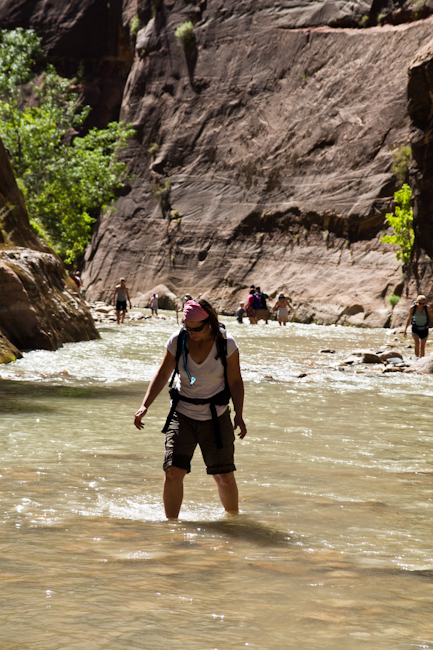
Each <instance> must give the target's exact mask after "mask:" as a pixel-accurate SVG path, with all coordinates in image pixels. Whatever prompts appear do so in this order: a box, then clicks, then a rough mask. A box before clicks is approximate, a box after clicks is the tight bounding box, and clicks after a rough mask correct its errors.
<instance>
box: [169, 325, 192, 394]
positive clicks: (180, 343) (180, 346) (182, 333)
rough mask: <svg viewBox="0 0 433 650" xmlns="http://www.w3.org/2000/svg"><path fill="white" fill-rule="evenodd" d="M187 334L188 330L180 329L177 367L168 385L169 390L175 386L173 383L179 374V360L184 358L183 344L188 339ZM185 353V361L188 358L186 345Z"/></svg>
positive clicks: (177, 346)
mask: <svg viewBox="0 0 433 650" xmlns="http://www.w3.org/2000/svg"><path fill="white" fill-rule="evenodd" d="M187 333H188V332H187V331H186V329H185V328H184V327H181V328H180V330H179V335H178V337H177V345H176V365H175V368H174V370H173V374H172V375H171V379H170V383H169V385H168V387H169V388H171V387H172V386H173V382H174V380H175V378H176V375H178V374H179V359H180V357H181V356H182V346H183V342H184V341H185V339H186V335H187ZM184 352H185V359H186V357H187V356H188V348H187V347H186V345H185V347H184Z"/></svg>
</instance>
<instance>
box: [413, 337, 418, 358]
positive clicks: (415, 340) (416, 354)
mask: <svg viewBox="0 0 433 650" xmlns="http://www.w3.org/2000/svg"><path fill="white" fill-rule="evenodd" d="M412 338H413V340H414V343H415V356H416V357H419V336H418V334H414V333H413V332H412Z"/></svg>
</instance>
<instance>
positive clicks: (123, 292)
mask: <svg viewBox="0 0 433 650" xmlns="http://www.w3.org/2000/svg"><path fill="white" fill-rule="evenodd" d="M127 299H128V302H129V309H132V305H131V298H130V297H129V289H128V287H127V286H126V282H125V278H121V279H120V284H118V285H116V288H115V290H114V294H113V300H112V302H113V305H114V304H116V318H117V324H118V325H119V323H120V321H122V323H123V322H124V320H125V314H126V300H127Z"/></svg>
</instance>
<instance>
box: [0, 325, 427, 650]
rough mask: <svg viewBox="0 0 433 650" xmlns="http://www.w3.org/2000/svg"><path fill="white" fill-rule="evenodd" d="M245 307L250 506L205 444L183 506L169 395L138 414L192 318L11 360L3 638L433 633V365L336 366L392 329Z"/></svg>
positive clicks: (202, 640) (96, 643)
mask: <svg viewBox="0 0 433 650" xmlns="http://www.w3.org/2000/svg"><path fill="white" fill-rule="evenodd" d="M226 320H227V324H228V326H229V327H230V331H234V333H235V336H236V338H237V339H238V342H239V344H240V346H241V359H242V365H243V370H244V375H245V376H246V378H247V382H246V387H247V403H246V416H247V419H248V425H249V435H248V437H247V438H246V439H245V441H243V442H242V443H240V442H239V443H238V444H237V452H236V454H237V459H236V462H237V466H238V472H237V479H238V484H239V490H240V496H241V510H242V512H241V514H240V515H239V516H237V517H228V516H226V515H224V513H223V512H222V509H221V506H220V503H219V499H218V497H217V494H216V488H215V485H214V481H213V479H212V478H211V477H208V476H207V475H206V474H205V472H204V470H203V465H202V461H201V459H200V458H199V457H196V458H194V460H193V465H192V473H191V475H189V476H188V478H187V482H186V487H185V502H184V503H185V505H184V507H183V509H182V511H181V517H182V519H181V520H180V521H178V522H167V521H166V520H165V518H164V513H163V508H162V503H161V484H162V470H161V464H162V435H161V434H160V429H161V425H162V422H163V420H164V416H165V415H166V411H167V405H168V401H167V395H166V394H164V395H161V396H160V398H158V400H157V401H156V403H155V405H154V407H153V409H152V411H151V413H150V414H149V416H146V422H145V429H144V432H143V433H141V432H137V430H136V429H134V427H133V425H132V414H133V413H134V411H135V409H136V407H137V405H138V404H139V403H140V401H141V398H142V395H143V392H144V390H145V387H146V382H147V381H148V380H149V378H150V377H151V375H152V373H153V371H154V369H155V368H156V367H157V365H158V363H159V361H160V358H161V355H162V351H163V346H164V343H165V341H166V340H167V338H168V337H169V335H170V334H171V332H172V331H173V329H174V328H175V326H176V324H175V321H174V320H173V319H172V320H168V321H158V322H154V323H149V322H145V323H140V324H134V325H131V326H129V325H128V326H126V327H124V328H117V327H116V326H114V327H108V328H104V330H103V331H102V339H101V340H100V341H93V342H89V343H82V344H81V343H80V344H71V345H65V346H64V348H62V349H61V350H59V351H58V352H55V353H53V352H42V351H40V352H33V353H29V354H26V355H25V357H24V359H22V360H20V361H17V362H16V363H14V364H10V365H9V366H7V367H3V368H1V370H0V372H1V376H2V377H3V378H4V381H0V400H1V417H0V431H1V437H0V452H1V457H2V470H1V483H0V485H1V490H2V492H1V495H2V517H1V521H2V542H1V543H2V554H1V557H0V569H1V573H2V580H3V590H2V591H1V592H0V604H1V614H0V616H1V622H2V632H1V639H2V645H1V647H2V648H5V650H12V649H15V648H18V647H20V648H22V647H30V648H44V650H46V649H47V650H51V649H52V650H54V649H56V650H57V649H58V648H62V649H63V648H68V649H69V648H71V649H72V648H81V647H83V645H85V647H86V648H88V649H89V650H93V649H94V650H103V649H106V648H110V649H115V650H117V649H119V650H123V649H125V650H126V649H128V650H130V649H131V648H140V649H150V648H152V649H153V648H155V647H163V648H170V649H172V648H174V649H177V648H182V649H184V648H185V647H188V648H192V649H193V650H195V649H197V650H203V649H206V648H218V650H220V649H221V650H222V649H223V648H224V649H229V650H232V649H236V650H237V649H238V648H245V647H248V648H258V649H260V650H263V649H267V648H272V649H273V648H275V647H281V648H286V647H287V648H292V647H300V646H301V645H302V646H304V645H305V644H311V645H312V646H313V647H320V648H325V649H328V648H329V649H332V650H335V648H340V647H341V648H345V649H346V648H348V649H352V648H353V649H356V650H358V649H359V648H361V647H374V648H375V649H378V650H382V649H389V650H391V649H392V650H396V649H397V650H398V649H399V648H404V649H409V648H422V647H424V648H429V647H433V625H432V623H431V616H430V615H429V612H430V609H431V598H432V584H433V583H432V575H433V553H432V550H431V523H430V521H431V513H432V474H433V470H432V451H431V450H432V441H433V436H432V433H431V427H430V426H429V418H430V409H431V407H430V397H431V394H432V383H431V378H430V377H412V376H403V375H393V376H386V375H380V374H375V372H372V373H371V372H366V373H365V374H361V373H360V372H355V371H354V370H353V369H352V370H349V371H339V370H337V369H336V367H337V365H338V360H339V359H340V360H341V359H342V358H344V356H345V355H347V354H348V353H349V352H350V351H351V350H352V349H354V348H361V347H370V346H376V347H378V346H380V345H384V344H386V343H387V342H388V341H389V340H390V337H392V336H393V335H390V334H389V333H387V332H386V331H367V330H355V329H352V328H341V327H340V328H337V327H336V328H323V327H322V328H320V327H316V326H302V325H296V326H294V327H288V328H286V329H285V330H283V329H282V328H280V329H278V327H277V326H273V325H270V326H269V327H268V328H265V327H264V326H263V327H259V328H252V327H247V326H245V327H237V326H236V325H235V324H234V323H232V321H230V319H226ZM327 347H332V348H333V349H335V350H336V354H335V355H333V358H332V359H330V356H329V355H328V356H327V355H323V354H320V349H323V348H327ZM405 354H408V352H405ZM305 369H307V370H308V372H309V373H310V374H308V376H307V377H305V378H302V379H299V378H298V377H297V375H298V374H299V372H300V371H302V370H305ZM18 603H19V606H17V604H18Z"/></svg>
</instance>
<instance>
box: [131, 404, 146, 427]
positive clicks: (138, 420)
mask: <svg viewBox="0 0 433 650" xmlns="http://www.w3.org/2000/svg"><path fill="white" fill-rule="evenodd" d="M146 413H147V407H146V406H140V408H139V409H138V411H137V413H136V414H135V416H134V424H135V426H136V427H137V429H143V428H144V424H143V422H142V421H141V420H142V418H144V416H145V415H146Z"/></svg>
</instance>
